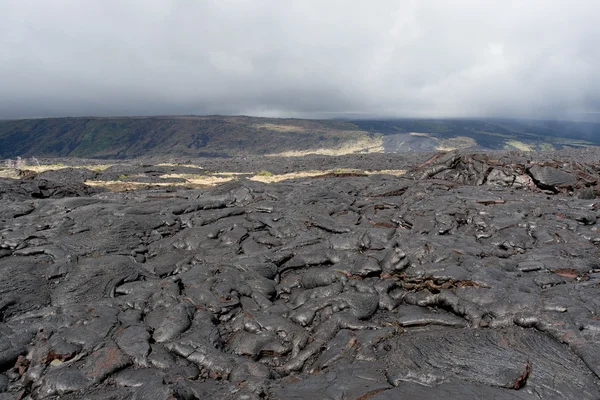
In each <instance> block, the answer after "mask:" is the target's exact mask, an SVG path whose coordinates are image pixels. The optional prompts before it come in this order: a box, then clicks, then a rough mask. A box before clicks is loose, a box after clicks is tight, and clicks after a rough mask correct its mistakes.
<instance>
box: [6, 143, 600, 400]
mask: <svg viewBox="0 0 600 400" xmlns="http://www.w3.org/2000/svg"><path fill="white" fill-rule="evenodd" d="M586 151H587V152H588V153H586V154H585V157H583V156H582V154H581V153H578V154H577V153H576V154H568V153H562V154H552V155H550V156H549V155H539V154H537V155H523V154H516V153H509V154H488V155H487V156H486V155H483V154H458V153H447V154H438V155H433V154H429V155H414V154H413V155H381V158H376V157H375V156H372V155H368V156H364V157H366V158H362V159H361V158H359V157H360V156H354V158H352V157H350V158H347V157H346V158H339V159H338V158H330V159H327V158H323V157H321V158H304V159H295V160H287V161H286V160H281V161H277V160H263V163H268V165H267V166H266V167H264V168H266V169H268V170H270V171H273V172H276V173H282V172H285V168H286V167H287V168H288V169H290V168H291V169H293V170H297V169H302V168H304V167H303V166H305V167H306V168H312V169H318V166H315V164H318V162H323V163H326V162H327V160H329V164H328V165H327V166H328V167H329V168H335V167H340V168H347V167H354V168H370V169H377V168H379V169H390V168H393V169H405V168H407V167H409V169H410V172H409V173H407V174H406V175H405V176H403V177H397V176H391V175H385V174H381V175H377V174H375V175H369V176H367V175H363V174H361V173H352V172H341V173H330V174H327V175H325V176H321V177H314V178H304V179H297V180H292V181H284V182H280V183H271V184H266V183H260V182H255V181H251V180H247V179H244V178H241V179H237V180H234V181H231V182H228V183H225V184H221V185H218V186H214V187H207V188H200V189H195V190H188V189H184V188H181V187H177V186H173V187H158V188H151V189H145V190H138V191H127V192H108V191H103V190H102V189H101V188H98V187H94V188H92V187H89V186H86V185H85V184H83V182H84V181H85V180H87V179H91V178H93V179H96V180H102V179H105V180H111V179H114V176H115V174H121V173H123V172H126V173H130V174H132V175H133V174H135V175H137V176H142V177H144V178H145V179H146V180H147V181H149V182H155V181H157V180H159V178H157V176H158V175H160V174H162V173H163V172H164V170H162V169H161V170H160V171H158V172H157V169H160V168H165V169H168V171H170V172H173V171H175V172H177V171H179V172H182V173H185V171H186V169H185V168H186V167H178V166H172V167H155V166H151V165H150V164H145V165H143V164H144V163H137V164H136V163H133V164H130V165H126V164H122V165H119V166H118V167H113V168H112V169H110V168H109V169H108V170H105V171H101V172H94V171H91V170H85V169H83V170H82V169H65V170H60V171H54V172H45V173H42V174H39V175H31V176H25V177H23V178H22V179H0V198H1V202H0V399H15V398H18V399H54V398H60V399H150V398H152V399H196V398H199V399H203V398H210V399H317V398H318V399H322V398H328V399H356V400H357V399H363V400H364V399H371V400H375V399H378V400H381V399H431V398H444V399H479V398H493V399H570V398H577V399H581V400H583V399H598V398H600V379H599V376H600V296H599V294H600V265H599V261H598V260H599V258H598V256H599V251H598V245H599V244H600V232H599V228H598V225H597V224H596V221H597V218H598V216H599V215H600V200H599V199H598V198H597V195H598V191H597V190H598V182H600V165H599V164H598V161H597V160H598V154H597V153H593V154H592V153H591V150H586ZM578 156H579V157H578ZM319 160H321V161H319ZM323 160H325V161H323ZM369 160H372V162H371V163H370V164H369ZM583 160H586V161H585V162H584V161H583ZM250 161H251V162H254V163H258V161H257V160H250ZM205 162H206V164H207V165H208V164H210V163H214V165H212V166H210V167H207V168H212V169H215V170H222V171H225V170H228V171H235V170H238V171H240V172H247V171H246V170H244V168H249V165H250V166H254V165H255V164H251V163H250V162H248V160H246V162H244V161H243V160H242V161H240V160H237V161H232V160H217V159H213V160H205ZM219 162H221V164H219V165H217V164H218V163H219ZM378 162H379V163H380V164H377V163H378ZM361 163H364V166H363V164H361ZM236 166H238V167H239V168H237V167H236ZM410 167H412V168H410Z"/></svg>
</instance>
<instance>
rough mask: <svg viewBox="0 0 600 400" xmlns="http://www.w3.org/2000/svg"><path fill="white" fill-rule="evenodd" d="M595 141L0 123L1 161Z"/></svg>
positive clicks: (425, 127) (455, 126)
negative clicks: (15, 158)
mask: <svg viewBox="0 0 600 400" xmlns="http://www.w3.org/2000/svg"><path fill="white" fill-rule="evenodd" d="M598 144H600V124H593V123H575V122H554V121H511V120H417V119H402V120H359V121H341V120H305V119H275V118H255V117H245V116H232V117H227V116H172V117H171V116H166V117H128V118H47V119H29V120H8V121H0V158H13V157H16V156H21V157H30V156H35V157H85V158H134V157H144V156H156V155H177V156H189V157H214V156H222V157H231V156H243V155H271V154H282V155H303V154H307V153H319V154H347V153H357V152H383V151H385V152H403V151H435V150H445V149H454V148H480V149H495V150H496V149H520V150H525V151H530V150H536V151H537V150H553V149H560V148H562V147H564V146H571V147H585V146H590V145H598Z"/></svg>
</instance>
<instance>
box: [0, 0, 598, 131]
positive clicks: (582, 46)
mask: <svg viewBox="0 0 600 400" xmlns="http://www.w3.org/2000/svg"><path fill="white" fill-rule="evenodd" d="M598 15H600V2H599V1H597V0H570V1H568V0H514V1H513V0H485V1H483V0H452V1H448V0H396V1H391V0H390V1H388V0H377V1H358V0H286V1H282V0H197V1H196V0H179V1H177V0H162V1H158V0H156V1H153V0H85V1H82V0H0V118H14V117H38V116H78V115H156V114H161V115H165V114H190V113H194V114H206V113H220V114H250V115H268V116H297V117H330V116H331V117H334V116H366V115H373V116H389V117H481V116H503V117H536V118H537V117H549V118H572V119H585V118H587V117H588V116H589V117H594V116H596V115H598V113H599V112H600V84H599V82H600V80H599V78H598V71H599V68H598V67H599V66H600V52H598V51H597V45H598V43H600V23H598V22H599V20H598Z"/></svg>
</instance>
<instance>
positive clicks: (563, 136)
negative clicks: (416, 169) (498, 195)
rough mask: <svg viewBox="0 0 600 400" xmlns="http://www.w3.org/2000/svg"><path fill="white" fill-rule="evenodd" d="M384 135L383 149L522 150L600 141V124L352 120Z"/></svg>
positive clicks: (458, 120)
mask: <svg viewBox="0 0 600 400" xmlns="http://www.w3.org/2000/svg"><path fill="white" fill-rule="evenodd" d="M352 123H354V124H355V125H356V126H358V128H359V129H361V130H365V131H368V132H378V133H380V134H382V135H383V136H384V138H383V145H384V148H385V151H391V152H394V151H407V150H433V149H445V148H448V149H450V148H457V147H458V148H464V147H473V148H480V149H492V150H506V149H518V150H524V151H549V150H559V149H562V148H563V147H565V146H567V147H587V146H592V145H596V146H597V145H600V124H599V123H590V122H565V121H527V120H469V119H467V120H465V119H447V120H433V119H396V120H361V121H352Z"/></svg>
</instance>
